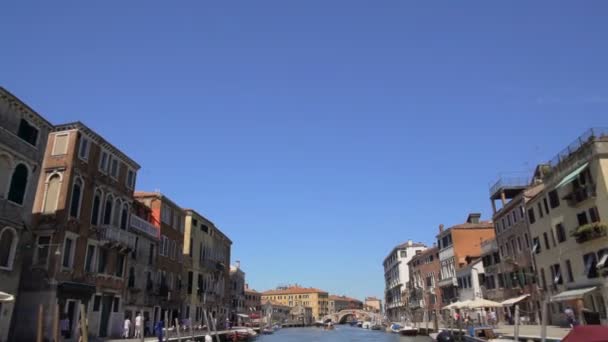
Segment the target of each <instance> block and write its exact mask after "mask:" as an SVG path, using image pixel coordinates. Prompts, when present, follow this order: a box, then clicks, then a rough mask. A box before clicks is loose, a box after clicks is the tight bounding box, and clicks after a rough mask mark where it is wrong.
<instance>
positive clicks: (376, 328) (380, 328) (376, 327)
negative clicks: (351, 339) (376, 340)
mask: <svg viewBox="0 0 608 342" xmlns="http://www.w3.org/2000/svg"><path fill="white" fill-rule="evenodd" d="M383 328H384V327H383V326H382V324H378V323H376V324H372V327H371V329H372V330H382V329H383Z"/></svg>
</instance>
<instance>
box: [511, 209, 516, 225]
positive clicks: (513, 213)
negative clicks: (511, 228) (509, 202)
mask: <svg viewBox="0 0 608 342" xmlns="http://www.w3.org/2000/svg"><path fill="white" fill-rule="evenodd" d="M511 216H512V217H513V224H515V223H517V215H516V214H515V211H512V212H511Z"/></svg>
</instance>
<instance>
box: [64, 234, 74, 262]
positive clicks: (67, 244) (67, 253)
mask: <svg viewBox="0 0 608 342" xmlns="http://www.w3.org/2000/svg"><path fill="white" fill-rule="evenodd" d="M75 244H76V239H74V238H71V237H67V236H66V237H65V240H64V241H63V255H62V260H63V261H62V262H61V266H63V267H64V268H72V267H73V266H74V250H75V246H74V245H75Z"/></svg>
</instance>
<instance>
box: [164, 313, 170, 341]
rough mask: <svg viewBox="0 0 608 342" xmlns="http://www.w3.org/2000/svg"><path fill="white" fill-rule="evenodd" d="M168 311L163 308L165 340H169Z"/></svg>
mask: <svg viewBox="0 0 608 342" xmlns="http://www.w3.org/2000/svg"><path fill="white" fill-rule="evenodd" d="M168 328H169V311H167V310H165V331H164V335H163V336H165V338H166V340H165V341H169V329H168Z"/></svg>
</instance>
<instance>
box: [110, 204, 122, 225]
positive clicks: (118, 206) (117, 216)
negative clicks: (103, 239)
mask: <svg viewBox="0 0 608 342" xmlns="http://www.w3.org/2000/svg"><path fill="white" fill-rule="evenodd" d="M121 208H122V201H121V200H120V198H117V199H116V201H114V209H113V215H114V216H113V218H112V225H113V226H114V227H120V215H121V212H122V210H121Z"/></svg>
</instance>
